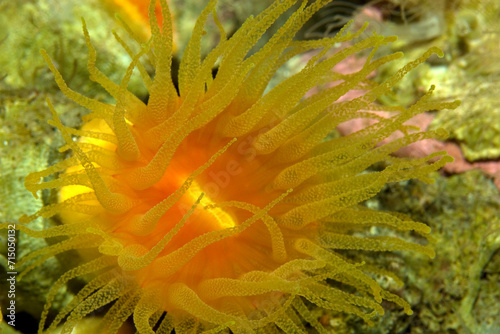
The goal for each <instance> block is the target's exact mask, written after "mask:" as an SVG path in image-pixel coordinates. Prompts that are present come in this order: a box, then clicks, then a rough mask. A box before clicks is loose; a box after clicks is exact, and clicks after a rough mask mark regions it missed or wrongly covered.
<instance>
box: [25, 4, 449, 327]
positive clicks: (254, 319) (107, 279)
mask: <svg viewBox="0 0 500 334" xmlns="http://www.w3.org/2000/svg"><path fill="white" fill-rule="evenodd" d="M295 2H296V1H295V0H285V1H277V2H275V3H274V4H272V5H271V6H270V7H269V8H268V9H267V10H265V11H264V12H262V13H261V14H260V15H258V16H256V17H251V18H249V19H248V20H247V21H246V22H245V23H244V24H243V26H242V27H241V28H240V29H239V30H238V31H237V32H236V33H235V34H234V35H233V36H232V37H231V38H227V37H226V34H225V32H224V31H223V29H222V26H221V24H220V22H219V21H218V20H217V17H216V15H215V10H214V7H215V4H216V2H215V1H210V2H209V3H208V5H207V7H206V8H205V9H204V10H203V12H202V13H201V15H200V17H199V19H198V21H197V22H196V25H195V27H194V29H193V35H192V38H191V40H190V42H189V44H188V46H187V48H186V50H185V53H184V56H183V58H182V62H181V65H180V69H179V77H178V81H179V87H178V90H177V89H176V87H175V86H174V84H173V82H172V78H171V75H172V74H171V62H172V29H171V22H170V20H171V19H170V18H171V16H170V13H169V9H168V7H167V4H166V2H165V1H164V0H162V1H160V3H161V7H162V15H163V16H162V20H163V27H162V28H160V26H159V25H158V22H157V20H156V18H155V15H154V9H155V1H152V2H151V5H150V8H149V13H150V23H151V30H152V38H151V40H150V41H149V42H148V43H147V44H145V45H143V48H142V49H141V51H140V52H139V53H137V54H136V55H134V56H133V60H132V63H131V65H130V67H129V69H128V70H127V72H126V74H125V76H124V78H123V80H122V82H121V83H120V84H119V85H118V84H115V83H113V82H112V81H111V80H109V79H108V78H107V77H106V76H105V75H104V74H103V73H101V72H100V71H99V70H98V69H97V67H96V65H95V64H96V53H95V50H94V48H93V46H92V44H91V40H90V36H89V33H88V32H87V29H86V26H85V23H84V24H83V27H84V34H85V38H86V41H87V45H88V47H89V62H88V68H89V71H90V74H91V79H92V80H94V81H96V82H98V83H99V84H101V85H102V86H103V87H104V88H105V89H106V90H107V91H108V92H109V93H110V94H111V95H112V96H113V97H114V98H115V99H116V104H115V105H111V104H105V103H103V102H100V101H98V100H95V99H91V98H88V97H85V96H82V95H80V94H79V93H77V92H75V91H73V90H71V89H70V88H69V87H68V86H67V85H66V83H65V82H64V79H63V78H62V76H61V75H60V73H59V72H58V70H57V69H56V67H55V66H54V64H53V63H52V62H51V60H50V58H49V56H48V55H47V54H46V53H45V52H42V54H43V56H44V58H45V59H46V60H47V62H48V64H49V67H50V69H51V71H52V72H53V73H54V75H55V79H56V82H57V84H58V85H59V87H60V89H61V90H62V91H63V93H64V94H65V95H66V96H67V97H69V98H70V99H72V100H74V101H75V102H77V103H79V104H80V105H82V106H84V107H86V108H88V109H89V110H90V111H91V113H90V114H88V115H87V116H85V118H84V121H85V125H84V126H83V128H82V129H79V130H77V129H73V128H69V127H65V126H64V125H63V124H62V123H61V122H60V120H59V118H58V116H57V113H56V111H55V109H54V108H53V106H52V105H51V104H50V101H49V107H50V109H51V111H52V114H53V117H54V120H53V121H51V124H53V125H54V126H55V127H57V128H58V129H59V130H60V132H61V133H62V135H63V137H64V139H65V141H66V146H64V147H63V148H62V150H66V149H71V150H72V152H73V155H72V156H70V157H69V158H67V159H66V160H64V161H62V162H59V163H57V164H55V165H53V166H52V167H49V168H47V169H45V170H43V171H38V172H34V173H31V174H30V175H28V176H27V177H26V181H25V183H26V187H27V189H28V190H29V191H31V192H32V193H33V195H34V196H37V192H38V191H39V190H43V189H59V198H60V200H59V202H58V203H54V204H51V205H48V206H46V207H44V208H42V209H41V210H40V211H38V212H37V213H36V214H34V215H32V216H23V217H21V219H20V223H21V224H19V225H18V226H19V227H18V228H19V229H20V230H21V231H23V232H25V233H27V234H28V235H31V236H33V237H44V238H52V237H60V236H67V239H66V240H64V241H61V242H58V243H54V244H53V245H51V246H48V247H47V248H44V249H40V250H38V251H35V252H33V253H31V254H29V255H28V256H26V257H25V258H24V259H23V260H22V261H21V263H20V265H26V266H27V267H26V268H25V270H24V271H23V273H22V275H25V274H26V273H27V272H29V271H30V270H32V269H33V268H35V267H36V266H37V265H39V264H40V263H42V262H43V261H45V260H46V259H47V258H49V257H51V256H54V255H56V254H59V253H62V252H65V251H67V250H79V251H80V252H81V254H82V257H83V258H84V259H85V262H84V263H83V264H81V265H78V266H76V267H75V268H73V269H71V270H69V271H68V272H67V273H66V274H64V275H63V276H61V277H60V278H59V279H58V280H57V281H56V283H55V284H54V286H53V288H52V290H51V292H50V293H49V295H48V297H47V303H46V305H45V309H44V312H43V314H42V320H41V322H40V327H39V332H40V333H41V332H43V331H44V328H45V322H46V319H47V315H48V312H49V310H50V307H51V303H52V301H53V300H54V298H55V296H56V294H57V292H58V291H59V289H60V288H61V287H63V286H64V285H65V284H66V283H67V282H68V281H69V280H71V279H73V278H76V277H85V278H86V279H87V280H88V283H87V285H86V286H85V287H84V288H83V289H82V290H81V291H80V292H79V293H78V294H77V295H76V296H75V297H74V299H73V300H72V301H71V302H70V303H69V304H68V305H67V306H66V307H64V308H63V309H62V310H60V311H59V313H58V315H57V316H56V318H55V319H54V320H53V321H52V323H51V324H50V326H49V330H48V331H51V330H52V329H54V328H55V327H56V326H57V325H58V324H60V323H61V322H62V321H63V320H64V319H65V318H66V317H67V318H66V321H65V323H64V325H63V330H62V332H63V333H70V332H71V329H72V328H73V327H74V326H75V324H76V323H77V322H78V321H80V320H81V319H82V318H83V317H85V316H86V315H88V314H89V313H90V312H92V311H93V310H95V309H98V308H100V307H102V306H105V305H107V304H110V303H113V304H112V306H111V307H110V309H109V310H108V311H107V313H106V315H105V316H104V319H103V326H102V328H103V331H104V332H106V333H116V332H117V331H118V329H119V328H120V326H121V325H122V324H123V323H124V322H125V321H126V319H127V318H128V317H130V316H131V315H132V316H133V319H134V323H135V326H136V328H137V330H138V331H139V333H154V332H156V333H170V332H171V331H172V329H175V331H176V332H177V333H185V332H186V333H187V332H201V331H209V332H217V331H223V330H226V331H227V329H230V330H232V331H233V332H235V333H247V332H253V331H257V332H266V333H267V332H277V331H278V328H280V329H282V330H284V331H285V332H286V333H301V332H305V331H306V329H305V327H304V325H303V323H304V322H305V323H309V324H310V325H311V326H313V327H314V328H315V329H316V330H317V331H318V332H320V333H325V332H326V330H325V328H324V327H323V326H322V325H321V324H320V323H319V322H318V321H317V320H316V318H315V317H314V316H313V315H312V313H311V312H310V310H309V307H308V306H306V303H305V302H304V300H307V301H309V302H311V303H313V304H316V305H317V306H319V307H321V308H325V309H330V310H334V311H344V312H348V313H353V314H356V315H359V316H360V317H362V318H363V319H364V320H365V321H367V322H369V323H370V322H371V320H370V319H371V318H372V317H373V316H375V315H376V314H383V312H384V311H383V308H382V307H381V306H380V303H381V302H382V301H383V300H388V301H391V302H394V303H396V304H398V305H400V306H402V307H403V308H404V311H405V312H406V313H408V314H411V309H410V306H409V305H408V303H407V302H405V301H404V300H402V299H401V298H400V297H398V296H396V295H395V294H392V293H390V292H388V291H386V290H384V289H382V288H381V287H380V286H379V285H378V284H377V282H376V281H375V280H374V278H373V275H379V274H381V275H385V276H389V277H391V278H393V279H394V280H395V281H396V282H399V283H400V281H399V280H398V279H397V278H396V277H395V276H394V275H393V274H391V273H390V272H388V271H387V270H385V269H381V268H376V267H374V266H371V265H367V264H365V263H364V262H360V261H354V260H353V259H352V258H349V257H347V255H346V254H344V253H342V250H363V251H398V250H413V251H418V252H422V253H424V254H427V255H428V256H430V257H433V256H434V251H433V249H432V247H431V246H430V245H427V244H419V243H412V242H409V241H405V240H404V239H401V238H397V237H392V236H376V237H370V236H366V235H363V232H364V231H366V230H368V229H369V228H371V227H373V226H380V227H384V228H389V229H393V230H396V231H402V233H404V232H405V231H406V232H408V231H414V232H416V233H417V234H420V235H422V236H423V238H422V240H424V242H425V236H426V235H427V234H428V233H429V232H430V229H429V227H428V226H426V225H425V224H422V223H418V222H414V221H412V220H411V219H410V218H409V217H407V216H405V215H402V214H398V213H390V212H377V211H372V210H369V209H367V208H365V207H363V206H361V205H359V203H360V202H362V201H364V200H366V199H368V198H371V197H373V196H374V195H375V194H376V193H377V192H379V191H380V190H381V189H382V187H383V186H384V185H385V184H386V183H388V182H397V181H401V180H408V179H412V178H415V179H421V180H423V181H426V182H431V181H432V180H431V179H429V178H428V177H427V176H426V175H427V174H428V173H429V172H431V171H434V170H437V169H438V168H440V167H442V166H443V165H444V164H446V163H447V162H449V161H450V160H451V158H450V157H449V156H447V155H446V153H445V152H438V153H434V154H431V155H429V156H428V157H425V158H421V159H403V158H396V157H391V156H390V154H391V153H392V152H395V151H396V150H398V149H399V148H401V147H404V146H406V145H408V144H410V143H412V142H415V141H419V140H423V139H426V138H436V137H437V138H444V137H445V136H446V132H445V131H444V130H436V131H428V132H412V131H411V130H412V129H411V128H408V127H407V126H405V125H404V122H405V121H407V120H408V119H410V118H412V117H413V116H414V115H416V114H419V113H422V112H424V111H427V110H430V109H442V108H454V107H456V106H457V104H458V102H452V103H445V102H441V103H437V102H429V101H428V98H429V96H430V94H431V93H432V90H433V88H431V89H430V90H429V92H428V93H427V94H426V95H425V96H423V97H422V98H421V99H420V100H419V101H418V102H416V103H415V104H414V105H413V106H411V107H409V108H403V107H391V109H390V111H391V112H392V116H391V117H388V118H381V117H379V116H377V114H376V113H373V112H374V111H378V110H379V109H380V107H379V106H377V105H376V104H375V103H374V101H375V100H376V99H377V98H379V97H380V96H382V95H384V94H387V93H389V92H390V90H391V88H392V87H393V86H394V85H395V84H396V83H397V82H398V81H399V80H400V79H401V78H402V77H403V76H404V74H405V73H407V72H408V71H410V70H411V69H412V68H414V67H415V66H417V65H418V64H420V63H422V62H423V61H425V59H426V58H427V57H428V56H429V55H431V54H432V53H438V54H439V53H440V51H439V50H438V49H430V50H429V51H428V52H426V53H425V54H424V55H422V56H421V57H419V58H418V59H416V60H415V61H413V62H411V63H409V64H407V65H406V66H405V67H403V68H402V69H400V70H399V71H398V72H397V73H395V74H394V75H393V76H392V77H390V78H389V79H387V80H386V81H385V82H384V83H382V84H379V85H377V84H375V83H373V82H370V81H369V80H367V79H366V77H367V76H368V75H369V74H370V73H371V72H372V71H373V70H375V69H376V68H377V67H379V66H380V65H382V64H384V63H386V62H389V61H391V60H394V59H397V58H399V57H400V56H401V54H399V53H395V54H392V55H388V56H385V57H382V58H379V59H373V55H374V53H375V51H376V49H377V48H378V47H379V46H381V45H384V44H387V43H389V42H391V41H393V40H394V38H392V37H383V36H378V35H373V36H372V37H368V38H366V39H363V40H360V41H356V42H355V39H356V38H357V37H358V36H359V35H360V34H361V32H362V30H360V31H357V32H355V33H352V32H349V31H348V27H345V28H344V29H342V30H341V31H340V32H339V34H338V35H337V36H335V37H329V38H323V39H320V40H315V41H294V40H292V39H293V37H294V35H295V33H296V32H297V31H298V30H299V29H300V27H301V26H302V25H303V24H304V23H305V22H306V21H307V20H308V19H309V18H310V17H311V15H312V14H314V13H315V12H316V11H317V10H318V9H319V8H321V7H322V6H323V5H325V4H326V3H328V1H316V2H314V3H312V4H309V5H307V2H306V1H303V2H301V5H300V7H299V8H298V9H297V10H296V11H295V12H294V13H293V14H292V15H291V16H290V17H289V19H288V20H287V21H286V23H285V24H284V25H283V26H282V27H281V28H280V29H279V30H278V32H277V33H276V34H275V35H274V36H273V37H272V38H271V39H270V40H269V41H268V42H267V43H266V44H265V46H264V47H262V48H261V49H260V50H258V51H257V52H255V53H253V54H250V51H251V49H252V47H253V46H254V45H255V43H257V41H258V40H259V38H260V37H261V36H262V34H263V33H264V32H265V31H266V30H267V29H268V28H269V27H270V25H272V24H273V23H274V22H275V20H276V19H277V18H278V17H280V16H281V15H282V14H283V13H284V12H285V11H286V10H287V9H289V8H290V7H291V6H292V5H294V3H295ZM212 12H213V13H214V19H215V22H216V23H217V25H218V26H219V28H220V35H221V40H220V43H219V45H218V46H217V47H216V48H214V49H213V50H212V51H211V52H210V53H209V54H208V55H207V56H206V57H205V58H204V59H201V56H200V41H201V38H202V35H203V26H204V23H205V21H206V19H207V17H208V15H210V13H212ZM346 41H352V43H351V45H350V46H346V47H345V48H343V49H341V50H340V51H338V52H337V53H335V54H333V55H332V56H330V57H324V56H325V54H326V52H327V51H328V50H329V49H330V48H331V47H333V46H334V45H335V44H337V43H341V42H346ZM312 49H320V50H321V51H320V53H319V54H318V55H316V56H314V57H313V58H311V59H310V60H309V61H308V63H307V64H306V66H305V67H304V68H303V69H302V70H301V71H300V72H299V73H297V74H295V75H293V76H291V77H290V78H288V79H286V80H284V81H283V82H281V83H280V84H279V85H277V86H276V87H274V88H273V89H271V90H270V91H268V92H265V89H266V87H267V84H268V82H269V80H270V79H271V77H272V75H273V74H274V73H275V72H276V70H277V69H279V68H280V67H281V66H282V65H283V64H284V63H285V62H286V61H288V60H289V59H290V58H292V57H293V56H295V55H299V54H301V53H303V52H305V51H309V50H312ZM365 49H372V52H371V53H370V55H369V56H368V58H367V61H366V63H365V64H364V66H362V68H361V69H359V70H358V71H356V72H354V73H351V74H347V75H343V74H338V73H335V72H333V71H331V69H332V68H333V67H334V66H335V65H336V64H338V63H340V62H342V61H344V60H345V59H346V58H348V57H349V56H351V55H354V54H356V53H358V52H360V51H362V50H365ZM145 55H147V56H148V57H149V58H150V60H151V61H152V63H153V64H154V66H155V70H156V72H155V75H154V78H153V79H151V78H150V77H149V75H148V73H147V72H146V71H145V70H144V67H143V66H142V65H141V62H140V58H141V57H143V56H145ZM217 64H218V72H217V74H216V76H215V78H214V77H213V76H212V68H214V66H216V65H217ZM135 67H137V68H138V69H139V71H140V73H141V76H142V77H143V80H144V84H145V86H146V87H147V89H148V91H149V93H150V97H149V101H148V103H147V104H145V103H143V102H142V101H140V100H139V99H138V98H137V97H135V96H134V95H133V94H132V93H130V92H129V91H128V90H127V84H128V81H129V79H130V76H131V74H132V72H133V70H134V68H135ZM332 80H339V81H340V84H339V85H337V86H335V87H330V88H326V89H324V90H322V91H320V92H319V93H317V94H314V95H312V96H309V97H306V98H304V96H305V94H306V92H308V91H309V90H311V89H312V88H314V87H316V86H321V85H322V84H324V83H327V82H330V81H332ZM359 89H364V90H366V93H365V94H363V95H362V96H360V97H358V98H355V99H352V100H348V101H345V100H343V101H338V100H339V98H340V97H342V96H344V95H345V94H346V93H348V92H349V91H351V90H359ZM356 118H374V119H376V120H378V122H377V123H376V124H373V125H370V126H368V127H367V128H365V129H363V130H360V131H358V132H356V133H353V134H351V135H349V136H346V137H342V138H336V139H331V138H329V137H328V135H329V133H330V132H331V131H332V130H333V129H334V128H335V127H336V126H337V125H338V124H340V123H342V122H345V121H348V120H351V119H356ZM395 131H402V132H403V133H404V136H402V137H401V138H399V139H396V140H394V141H391V142H389V143H386V144H384V145H381V146H378V147H377V143H379V142H380V141H382V140H383V139H384V138H386V137H388V136H389V135H390V134H391V133H393V132H395ZM72 136H79V137H80V140H79V141H74V140H73V138H72ZM432 159H433V160H432ZM429 160H432V161H433V162H431V163H429ZM380 161H385V162H386V163H387V167H386V168H385V169H384V170H382V171H380V172H371V173H365V172H364V171H365V170H366V169H367V168H368V167H369V166H371V165H373V164H374V163H377V162H380ZM51 175H57V177H56V178H55V179H53V180H43V178H46V177H49V176H51ZM55 215H59V217H60V219H61V221H62V223H63V224H61V225H59V226H55V227H52V228H48V229H46V230H43V231H34V230H32V229H30V228H29V227H27V226H26V224H27V223H29V222H30V221H33V220H35V219H37V218H39V217H45V218H50V217H53V216H55ZM354 232H355V233H354ZM327 280H329V282H330V283H327V282H326V281H327ZM331 282H336V284H338V286H335V285H332V284H331Z"/></svg>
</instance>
